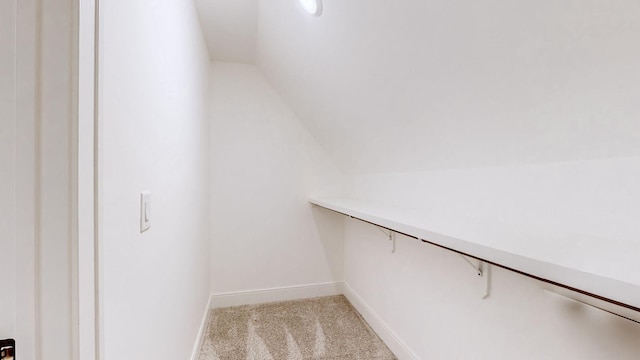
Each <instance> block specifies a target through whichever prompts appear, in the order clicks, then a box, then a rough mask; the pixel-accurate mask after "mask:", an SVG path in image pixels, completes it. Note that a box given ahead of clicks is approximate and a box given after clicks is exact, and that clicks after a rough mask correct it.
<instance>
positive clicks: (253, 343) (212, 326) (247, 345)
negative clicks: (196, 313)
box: [198, 295, 396, 360]
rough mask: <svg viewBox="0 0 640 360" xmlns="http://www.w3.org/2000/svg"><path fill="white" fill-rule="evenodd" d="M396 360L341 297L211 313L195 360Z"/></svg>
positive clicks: (215, 310)
mask: <svg viewBox="0 0 640 360" xmlns="http://www.w3.org/2000/svg"><path fill="white" fill-rule="evenodd" d="M307 359H332V360H338V359H340V360H347V359H362V360H387V359H396V357H395V356H394V355H393V353H391V351H390V350H389V349H388V348H387V346H386V345H385V344H384V343H383V342H382V340H380V338H379V337H378V336H377V335H376V333H375V332H374V331H373V330H372V329H371V328H370V327H369V325H367V323H366V322H365V321H364V319H362V317H361V316H360V314H359V313H358V312H357V311H356V310H355V309H354V308H353V306H351V304H350V303H349V301H348V300H347V299H346V298H345V297H344V296H342V295H339V296H328V297H321V298H314V299H305V300H295V301H284V302H277V303H269V304H260V305H246V306H237V307H228V308H219V309H214V310H212V311H211V312H210V313H209V319H208V324H207V328H206V333H205V338H204V340H203V343H202V348H201V349H200V357H199V358H198V360H307Z"/></svg>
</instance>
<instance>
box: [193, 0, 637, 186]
mask: <svg viewBox="0 0 640 360" xmlns="http://www.w3.org/2000/svg"><path fill="white" fill-rule="evenodd" d="M196 3H198V7H199V10H200V13H201V15H200V16H201V20H202V22H203V24H202V26H203V28H204V31H205V35H206V37H207V41H208V43H209V46H210V52H211V55H212V58H213V59H214V60H223V61H239V62H255V63H256V64H257V65H258V67H259V68H260V69H261V70H262V71H263V72H264V73H265V74H266V76H267V77H268V78H269V80H270V82H271V83H272V85H273V86H274V87H275V88H276V89H277V90H278V91H279V92H280V94H281V95H282V96H283V98H284V99H285V100H286V101H287V102H288V104H289V105H290V106H291V108H292V109H293V110H294V112H295V113H296V114H297V115H298V117H299V118H300V120H301V121H302V122H303V123H304V124H305V125H306V126H307V128H308V129H309V130H310V131H311V132H312V134H313V135H314V136H315V137H316V139H317V140H318V141H319V142H320V144H321V145H322V146H323V147H324V148H325V149H326V151H327V152H328V153H329V154H330V155H331V156H332V157H333V159H334V160H335V161H336V163H337V164H338V165H339V166H340V167H341V168H342V169H343V170H344V171H345V172H347V173H372V172H398V171H421V170H432V169H442V168H461V167H478V166H496V165H513V164H522V163H525V164H526V163H536V162H548V161H565V160H579V159H593V158H602V157H613V156H638V155H640V146H638V145H637V144H639V143H640V121H638V120H637V119H638V118H640V102H639V101H637V99H638V98H640V71H638V67H637V64H638V62H639V61H640V41H637V34H639V33H640V22H638V21H636V20H637V19H638V18H639V17H640V3H638V2H637V1H635V0H612V1H601V0H585V1H580V2H576V1H572V0H542V1H532V0H521V1H512V0H484V1H478V0H430V1H421V0H394V1H388V0H324V1H323V3H324V4H323V14H322V16H320V17H313V16H309V15H308V14H306V13H304V12H303V10H302V9H301V7H300V4H299V2H298V0H260V1H259V4H258V3H257V1H248V0H234V1H230V0H226V1H222V0H196ZM240 54H241V55H240Z"/></svg>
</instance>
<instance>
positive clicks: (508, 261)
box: [310, 198, 640, 319]
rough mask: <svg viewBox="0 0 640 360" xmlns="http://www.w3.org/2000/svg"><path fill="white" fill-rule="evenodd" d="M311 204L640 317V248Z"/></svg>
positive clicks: (340, 204)
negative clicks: (586, 295) (597, 299)
mask: <svg viewBox="0 0 640 360" xmlns="http://www.w3.org/2000/svg"><path fill="white" fill-rule="evenodd" d="M310 202H311V203H312V204H315V205H317V206H320V207H323V208H326V209H329V210H332V211H335V212H339V213H342V214H345V215H348V216H351V217H353V218H357V219H359V220H363V221H366V222H369V223H372V224H375V225H378V226H381V227H384V228H387V229H391V230H394V231H395V232H398V233H402V234H405V235H408V236H411V237H414V238H417V239H420V240H424V241H427V242H429V243H432V244H435V245H437V246H441V247H444V248H447V249H450V250H453V251H456V252H459V253H463V254H467V255H469V256H472V257H475V258H478V259H481V260H484V261H487V262H490V263H493V264H494V265H497V266H500V267H503V268H507V269H509V270H512V271H516V272H519V273H522V274H524V275H527V276H530V277H534V278H537V279H539V280H542V281H545V282H547V283H555V284H556V285H559V286H561V287H565V288H570V289H572V290H574V291H578V292H581V293H587V294H589V295H590V296H592V297H595V298H599V299H601V300H606V301H607V302H609V303H617V304H618V305H621V306H622V307H624V308H626V310H632V312H633V313H634V314H633V316H632V317H633V318H635V319H637V318H638V315H639V314H640V313H638V311H639V309H640V242H631V241H628V242H625V241H620V240H614V239H598V238H595V237H590V236H588V235H582V234H569V233H558V232H557V231H556V232H552V231H548V230H541V229H535V228H531V227H527V226H522V225H516V224H510V223H504V222H498V221H489V220H487V219H479V218H469V217H464V216H460V215H457V214H454V215H451V214H450V215H448V216H447V215H446V214H442V213H439V212H437V211H424V210H420V211H416V210H411V209H404V208H399V207H392V206H386V205H381V204H375V203H369V202H364V201H357V200H351V199H343V198H317V199H316V198H314V199H310ZM585 244H601V246H595V247H594V246H585ZM621 315H622V314H621ZM624 316H628V313H625V314H624ZM628 317H629V316H628Z"/></svg>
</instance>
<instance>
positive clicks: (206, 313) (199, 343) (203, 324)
mask: <svg viewBox="0 0 640 360" xmlns="http://www.w3.org/2000/svg"><path fill="white" fill-rule="evenodd" d="M212 301H213V295H209V301H208V302H207V307H206V308H205V309H204V315H202V321H201V322H200V330H198V336H197V337H196V344H195V345H194V347H193V352H192V353H191V360H197V359H198V355H199V353H200V347H201V346H202V340H204V332H205V330H206V328H207V320H208V319H209V309H211V303H212Z"/></svg>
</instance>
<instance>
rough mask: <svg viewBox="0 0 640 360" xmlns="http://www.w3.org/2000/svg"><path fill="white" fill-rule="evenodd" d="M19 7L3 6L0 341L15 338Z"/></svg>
mask: <svg viewBox="0 0 640 360" xmlns="http://www.w3.org/2000/svg"><path fill="white" fill-rule="evenodd" d="M16 5H17V4H16V1H2V2H0V49H2V52H1V53H0V79H2V81H0V254H1V255H0V288H1V289H2V290H0V339H7V338H14V337H15V334H16V329H15V325H16V261H15V259H16V241H15V240H16V237H15V222H16V217H15V214H16V204H15V182H16V170H15V162H16Z"/></svg>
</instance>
